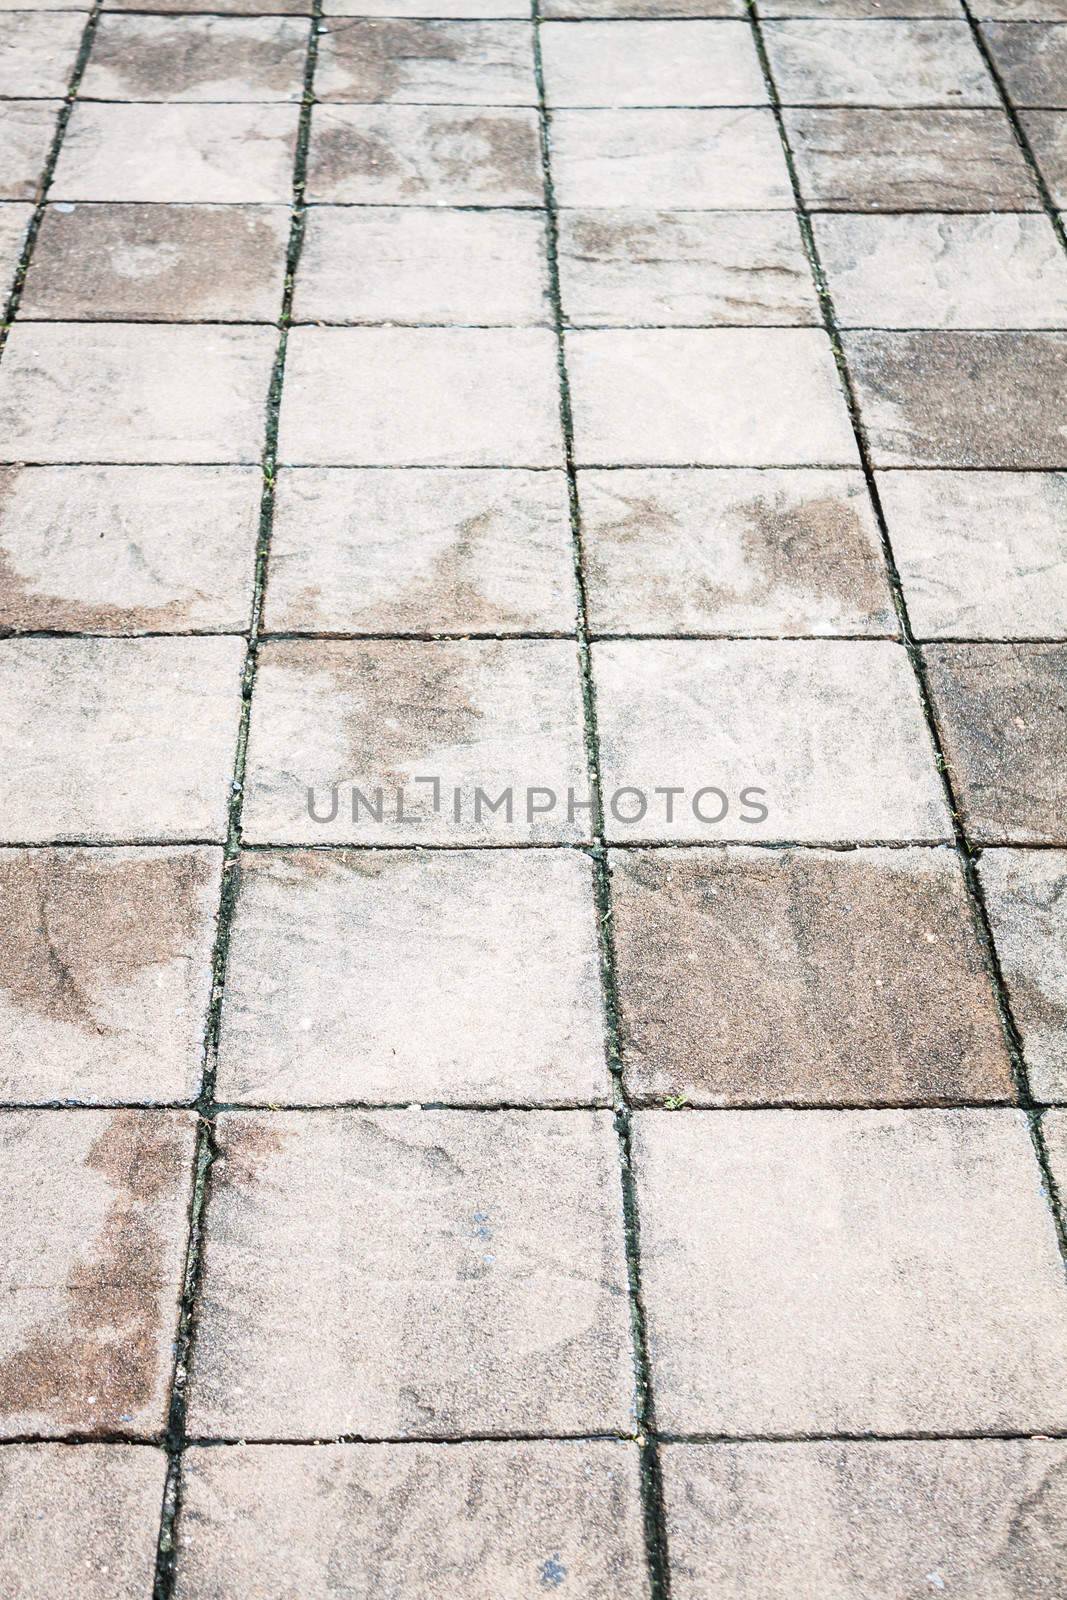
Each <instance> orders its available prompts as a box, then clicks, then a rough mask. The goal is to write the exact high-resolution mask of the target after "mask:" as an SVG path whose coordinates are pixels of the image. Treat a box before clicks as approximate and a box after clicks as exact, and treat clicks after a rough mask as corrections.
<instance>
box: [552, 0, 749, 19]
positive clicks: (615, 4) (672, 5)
mask: <svg viewBox="0 0 1067 1600" xmlns="http://www.w3.org/2000/svg"><path fill="white" fill-rule="evenodd" d="M744 9H745V8H744V4H743V0H543V3H542V5H541V15H542V16H543V17H548V18H557V19H559V18H562V19H563V20H564V21H568V20H569V21H583V20H585V19H587V18H588V19H594V20H595V19H596V18H598V17H740V16H743V15H744Z"/></svg>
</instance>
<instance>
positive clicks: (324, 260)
mask: <svg viewBox="0 0 1067 1600" xmlns="http://www.w3.org/2000/svg"><path fill="white" fill-rule="evenodd" d="M546 252H547V243H546V238H545V223H544V217H543V216H542V215H540V214H538V213H537V212H536V211H446V210H442V209H431V208H428V209H426V210H422V209H420V208H419V207H416V206H367V207H365V208H364V207H361V206H313V207H312V208H311V210H310V211H309V213H308V222H307V232H306V235H305V240H304V249H303V253H302V255H301V257H300V271H299V272H298V273H297V279H296V297H295V305H294V315H295V317H296V319H297V321H300V322H305V321H306V322H320V321H321V322H401V323H405V322H406V323H420V322H430V323H433V322H443V323H448V322H454V323H478V324H480V325H483V326H484V325H487V324H490V325H491V324H496V325H499V326H503V327H507V326H516V325H519V326H521V325H523V324H529V323H546V324H547V323H550V322H551V320H552V308H551V306H550V304H549V300H548V262H547V253H546ZM1064 271H1065V274H1067V267H1065V269H1064Z"/></svg>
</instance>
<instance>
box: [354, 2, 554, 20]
mask: <svg viewBox="0 0 1067 1600" xmlns="http://www.w3.org/2000/svg"><path fill="white" fill-rule="evenodd" d="M330 17H431V18H444V19H445V20H446V21H447V20H448V19H449V18H459V19H461V20H462V19H463V18H465V17H473V18H476V19H477V18H482V17H489V18H499V17H504V18H509V17H510V18H515V17H518V18H520V19H521V20H523V21H526V22H528V21H529V20H530V0H330V6H329V11H328V13H327V20H329V18H330Z"/></svg>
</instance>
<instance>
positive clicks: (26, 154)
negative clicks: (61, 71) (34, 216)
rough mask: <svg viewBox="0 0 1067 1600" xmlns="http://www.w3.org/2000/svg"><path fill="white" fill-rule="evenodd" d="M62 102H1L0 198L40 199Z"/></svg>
mask: <svg viewBox="0 0 1067 1600" xmlns="http://www.w3.org/2000/svg"><path fill="white" fill-rule="evenodd" d="M61 104H62V102H61V101H59V100H6V101H0V200H36V198H37V190H38V185H39V184H40V181H41V176H42V174H43V172H44V164H45V161H46V160H47V158H48V150H49V146H50V145H51V143H52V136H53V134H54V133H55V130H56V117H57V116H58V114H59V109H60V106H61Z"/></svg>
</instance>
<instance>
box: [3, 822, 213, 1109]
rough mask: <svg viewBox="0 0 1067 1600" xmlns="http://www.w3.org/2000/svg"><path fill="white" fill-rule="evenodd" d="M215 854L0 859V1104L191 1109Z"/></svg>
mask: <svg viewBox="0 0 1067 1600" xmlns="http://www.w3.org/2000/svg"><path fill="white" fill-rule="evenodd" d="M220 881H221V856H220V853H219V852H218V851H217V850H212V849H208V848H202V849H195V848H194V849H181V848H175V849H170V850H41V849H38V850H2V851H0V907H2V912H0V1100H4V1101H21V1102H27V1103H28V1102H33V1101H42V1100H77V1101H83V1102H92V1101H98V1100H125V1101H134V1102H141V1103H144V1102H150V1101H154V1100H155V1101H159V1100H183V1099H186V1100H191V1099H192V1098H193V1097H194V1095H195V1094H196V1091H197V1089H198V1087H199V1083H200V1070H201V1053H202V1048H203V1040H204V1027H205V1024H206V1021H207V1007H208V999H209V996H210V993H211V953H212V946H213V942H214V937H215V913H216V910H217V908H218V903H219V888H220Z"/></svg>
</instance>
